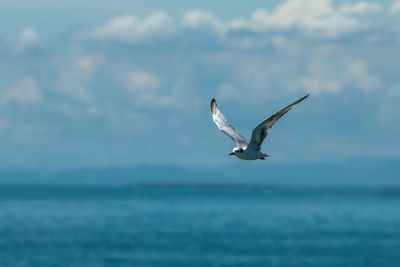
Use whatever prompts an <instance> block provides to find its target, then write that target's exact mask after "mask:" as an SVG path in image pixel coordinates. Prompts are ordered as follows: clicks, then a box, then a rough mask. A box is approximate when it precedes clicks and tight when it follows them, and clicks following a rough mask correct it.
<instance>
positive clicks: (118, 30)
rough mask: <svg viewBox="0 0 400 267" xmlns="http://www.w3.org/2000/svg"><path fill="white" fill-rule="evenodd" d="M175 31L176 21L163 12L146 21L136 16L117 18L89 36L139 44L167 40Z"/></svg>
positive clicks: (96, 29)
mask: <svg viewBox="0 0 400 267" xmlns="http://www.w3.org/2000/svg"><path fill="white" fill-rule="evenodd" d="M175 31H176V25H175V22H174V20H173V19H172V18H171V17H170V16H169V15H167V14H165V13H163V12H156V13H153V14H151V15H150V16H148V17H147V18H144V19H139V18H137V17H136V16H134V15H127V16H120V17H115V18H113V19H111V20H110V21H109V22H107V23H106V24H104V25H101V26H99V27H97V28H95V29H94V30H92V31H91V32H90V34H89V36H90V37H92V38H96V39H110V40H116V41H122V42H139V41H143V40H150V39H156V40H160V39H165V38H168V37H169V36H171V35H172V34H173V33H174V32H175Z"/></svg>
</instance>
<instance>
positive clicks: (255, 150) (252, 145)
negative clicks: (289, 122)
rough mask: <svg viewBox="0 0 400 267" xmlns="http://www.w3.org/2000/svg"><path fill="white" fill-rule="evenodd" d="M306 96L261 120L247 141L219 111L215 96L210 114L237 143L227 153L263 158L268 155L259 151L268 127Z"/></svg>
mask: <svg viewBox="0 0 400 267" xmlns="http://www.w3.org/2000/svg"><path fill="white" fill-rule="evenodd" d="M308 96H309V95H306V96H304V97H302V98H300V99H299V100H297V101H295V102H293V103H292V104H290V105H288V106H286V107H284V108H283V109H281V110H279V111H278V112H277V113H275V114H274V115H272V116H271V117H269V118H267V119H265V120H264V121H262V122H261V123H260V124H259V125H258V126H257V127H256V128H254V130H253V132H252V135H251V140H250V142H249V143H248V142H247V141H246V139H245V138H244V137H243V136H242V135H241V134H240V133H238V132H237V131H236V130H235V128H234V127H233V126H232V124H230V123H229V122H228V120H227V119H226V118H225V116H224V115H223V114H222V113H221V112H220V111H219V109H218V106H217V101H216V100H215V98H213V99H212V100H211V114H212V117H213V121H214V122H215V124H216V125H217V127H218V129H220V130H221V131H222V132H224V133H225V134H226V135H228V136H229V137H230V138H231V139H232V140H233V141H234V142H235V143H236V145H237V146H236V147H235V148H233V150H232V153H230V154H229V155H235V156H236V157H238V158H239V159H243V160H256V159H265V158H266V157H268V155H267V154H265V153H264V152H262V151H261V145H262V143H263V141H264V139H265V137H267V135H268V129H270V128H271V127H272V125H274V124H275V122H277V121H278V120H279V119H280V118H281V117H282V116H283V115H285V114H286V113H287V112H288V111H289V110H291V109H292V108H293V107H294V106H295V105H297V104H298V103H300V102H301V101H303V100H304V99H306V98H307V97H308Z"/></svg>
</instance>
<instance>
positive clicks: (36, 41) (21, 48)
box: [14, 27, 41, 53]
mask: <svg viewBox="0 0 400 267" xmlns="http://www.w3.org/2000/svg"><path fill="white" fill-rule="evenodd" d="M40 43H41V41H40V37H39V35H38V33H37V32H36V30H35V29H34V28H31V27H29V28H26V29H24V30H23V31H22V32H21V33H20V35H19V36H18V38H17V40H16V44H15V47H14V49H15V52H16V53H22V52H25V51H28V50H30V49H33V48H37V47H39V46H40Z"/></svg>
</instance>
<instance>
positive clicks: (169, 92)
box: [0, 0, 400, 167]
mask: <svg viewBox="0 0 400 267" xmlns="http://www.w3.org/2000/svg"><path fill="white" fill-rule="evenodd" d="M264 2H267V4H266V3H264ZM226 3H228V2H227V1H224V2H223V1H202V2H201V3H199V2H198V1H163V2H161V3H160V1H134V2H133V1H127V0H125V1H122V0H120V1H113V2H112V4H111V2H110V1H103V0H102V1H87V2H85V4H84V5H83V4H81V2H78V1H75V0H74V1H65V3H63V4H60V3H59V2H58V3H56V2H54V1H50V0H39V1H35V3H34V4H33V2H28V1H22V0H18V1H8V0H7V1H2V2H1V3H0V18H1V23H0V71H1V73H2V79H1V80H0V147H1V148H2V149H1V151H0V165H1V166H17V167H40V166H50V165H51V166H58V167H65V166H130V165H138V164H163V165H164V164H175V165H182V166H210V165H212V166H219V165H229V164H232V163H234V162H235V160H236V159H234V158H231V157H228V156H227V154H228V153H229V152H230V150H231V148H232V147H233V144H232V143H231V141H230V140H229V139H228V138H227V137H226V136H224V135H223V134H221V133H219V132H218V131H217V129H216V127H215V125H214V124H213V123H212V120H211V116H210V114H209V101H210V99H211V98H212V97H216V98H217V100H218V101H219V105H220V108H221V110H222V111H223V112H224V113H225V115H226V116H227V117H228V119H229V120H230V121H231V122H232V123H233V124H234V125H235V126H236V128H237V129H238V130H239V131H240V132H241V133H242V134H243V135H244V136H246V137H249V135H250V132H251V130H252V128H253V127H254V126H255V125H256V124H257V123H258V122H259V121H261V120H262V119H264V117H266V116H268V115H271V114H272V113H274V112H275V111H277V110H278V109H279V108H281V107H283V106H284V105H286V104H288V103H290V102H292V101H294V100H296V99H297V98H299V97H301V96H303V95H304V94H306V93H311V97H310V98H308V99H307V100H306V101H305V102H304V103H302V104H301V105H300V106H298V107H296V109H294V110H292V111H291V112H290V113H289V114H287V115H286V116H285V117H284V118H283V119H282V120H281V121H279V123H278V124H276V125H275V126H274V128H273V129H272V130H271V132H270V135H269V136H268V139H267V140H266V142H265V143H264V150H265V151H266V152H267V153H268V154H271V155H272V157H271V159H269V160H273V161H275V162H280V163H286V162H288V163H289V162H291V163H293V162H326V161H348V160H353V159H356V160H363V159H368V160H371V159H372V160H374V159H378V160H393V159H399V158H400V141H399V138H398V136H399V135H400V125H399V123H398V117H399V115H400V109H399V104H400V76H399V71H398V62H400V50H399V49H398V48H399V45H400V27H399V26H398V25H399V22H400V2H399V1H379V2H378V1H369V2H368V1H328V0H315V1H310V0H287V1H239V0H236V1H229V6H228V7H227V6H226ZM182 155H184V156H182Z"/></svg>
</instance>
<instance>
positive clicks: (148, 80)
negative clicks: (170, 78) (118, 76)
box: [127, 70, 159, 91]
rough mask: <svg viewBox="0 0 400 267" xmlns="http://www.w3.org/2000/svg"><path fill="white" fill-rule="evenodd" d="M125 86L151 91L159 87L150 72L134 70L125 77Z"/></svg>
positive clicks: (135, 89) (136, 89) (134, 89)
mask: <svg viewBox="0 0 400 267" xmlns="http://www.w3.org/2000/svg"><path fill="white" fill-rule="evenodd" d="M127 87H128V88H129V89H130V90H132V91H153V90H155V89H157V88H158V87H159V81H158V79H157V77H156V76H155V75H154V74H152V73H150V72H147V71H143V70H140V71H134V72H132V73H130V74H129V75H128V77H127Z"/></svg>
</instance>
